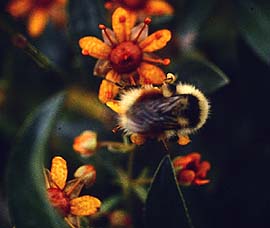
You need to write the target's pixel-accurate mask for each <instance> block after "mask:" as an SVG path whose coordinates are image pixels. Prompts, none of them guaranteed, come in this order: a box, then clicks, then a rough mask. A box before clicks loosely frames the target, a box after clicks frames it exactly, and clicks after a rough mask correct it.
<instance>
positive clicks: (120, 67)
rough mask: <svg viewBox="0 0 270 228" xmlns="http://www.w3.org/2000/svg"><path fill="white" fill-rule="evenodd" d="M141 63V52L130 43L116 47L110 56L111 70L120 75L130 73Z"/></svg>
mask: <svg viewBox="0 0 270 228" xmlns="http://www.w3.org/2000/svg"><path fill="white" fill-rule="evenodd" d="M141 61H142V50H141V49H140V47H139V46H138V45H136V44H134V43H133V42H131V41H125V42H122V43H120V44H119V45H117V46H116V47H115V48H114V49H113V50H112V51H111V54H110V62H111V65H112V68H113V69H114V70H115V71H116V72H117V73H120V74H123V73H131V72H132V71H134V70H136V69H137V68H138V66H139V65H140V63H141Z"/></svg>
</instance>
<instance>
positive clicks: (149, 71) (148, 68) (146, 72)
mask: <svg viewBox="0 0 270 228" xmlns="http://www.w3.org/2000/svg"><path fill="white" fill-rule="evenodd" d="M137 71H138V74H139V76H140V78H139V83H140V85H145V84H162V83H163V81H164V79H165V78H166V75H165V73H164V72H163V71H162V70H161V69H160V68H159V67H157V66H155V65H153V64H149V63H144V62H142V63H141V65H140V66H139V67H138V69H137Z"/></svg>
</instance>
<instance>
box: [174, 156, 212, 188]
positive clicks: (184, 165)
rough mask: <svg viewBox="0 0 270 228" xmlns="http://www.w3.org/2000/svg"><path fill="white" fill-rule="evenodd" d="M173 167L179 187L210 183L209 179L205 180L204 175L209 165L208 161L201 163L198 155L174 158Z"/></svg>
mask: <svg viewBox="0 0 270 228" xmlns="http://www.w3.org/2000/svg"><path fill="white" fill-rule="evenodd" d="M173 166H174V168H175V172H176V177H177V180H178V182H179V184H181V185H184V186H189V185H204V184H207V183H209V182H210V180H209V179H206V175H207V172H208V171H209V170H210V168H211V165H210V163H209V162H208V161H202V162H201V155H200V154H199V153H191V154H188V155H186V156H179V157H176V158H175V159H174V160H173Z"/></svg>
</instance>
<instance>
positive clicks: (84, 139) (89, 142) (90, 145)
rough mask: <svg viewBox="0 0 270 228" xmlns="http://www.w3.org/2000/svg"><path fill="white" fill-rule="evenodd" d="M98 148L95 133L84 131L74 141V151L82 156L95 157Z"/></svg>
mask: <svg viewBox="0 0 270 228" xmlns="http://www.w3.org/2000/svg"><path fill="white" fill-rule="evenodd" d="M97 147H98V141H97V133H96V132H94V131H89V130H87V131H84V132H82V133H81V134H80V135H79V136H77V137H75V139H74V143H73V149H74V150H75V151H76V152H77V153H79V154H80V155H81V156H84V157H89V156H91V155H93V154H94V153H95V152H96V149H97Z"/></svg>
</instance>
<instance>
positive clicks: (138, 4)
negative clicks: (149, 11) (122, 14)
mask: <svg viewBox="0 0 270 228" xmlns="http://www.w3.org/2000/svg"><path fill="white" fill-rule="evenodd" d="M121 3H122V4H123V5H124V6H125V7H126V8H128V9H130V10H140V9H143V8H144V6H145V4H146V0H122V1H121Z"/></svg>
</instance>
